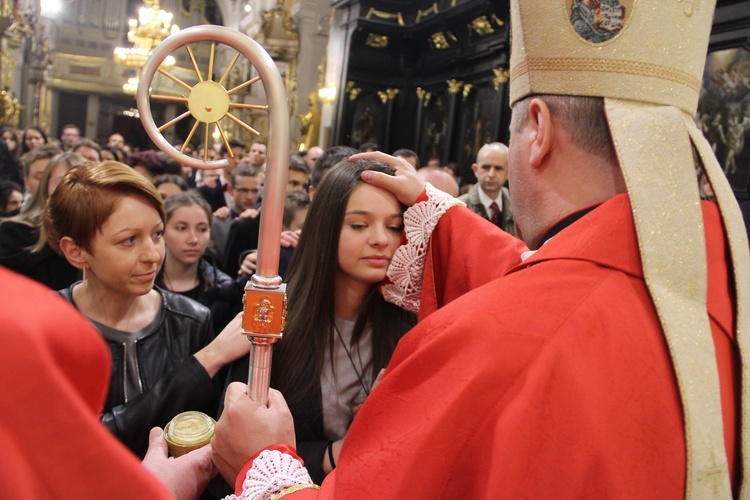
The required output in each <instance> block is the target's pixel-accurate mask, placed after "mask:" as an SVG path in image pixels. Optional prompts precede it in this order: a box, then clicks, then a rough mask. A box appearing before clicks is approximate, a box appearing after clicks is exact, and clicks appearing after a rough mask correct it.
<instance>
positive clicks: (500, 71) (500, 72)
mask: <svg viewBox="0 0 750 500" xmlns="http://www.w3.org/2000/svg"><path fill="white" fill-rule="evenodd" d="M492 72H493V73H495V78H493V79H492V84H493V85H494V87H495V90H499V89H500V84H503V83H507V82H508V75H509V72H508V70H507V69H505V68H495V69H493V70H492Z"/></svg>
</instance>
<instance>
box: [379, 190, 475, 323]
mask: <svg viewBox="0 0 750 500" xmlns="http://www.w3.org/2000/svg"><path fill="white" fill-rule="evenodd" d="M425 191H426V193H427V200H425V201H420V202H419V203H415V204H414V205H413V206H411V207H409V208H408V209H407V210H406V212H404V232H405V233H406V243H404V244H403V245H401V246H400V247H398V249H396V251H395V252H394V254H393V258H392V259H391V265H390V266H389V267H388V272H387V273H386V276H387V277H388V279H389V280H390V283H387V284H385V285H383V287H382V289H381V291H382V293H383V297H384V298H385V300H387V301H388V302H392V303H394V304H396V305H397V306H399V307H402V308H404V309H406V310H407V311H410V312H413V313H415V314H416V313H418V312H419V297H420V294H421V293H422V278H423V276H424V263H425V259H426V258H427V248H428V247H429V244H430V237H431V236H432V231H434V229H435V226H437V223H438V220H440V217H442V216H443V214H444V213H445V212H447V211H448V209H449V208H451V207H455V206H463V207H465V206H466V204H465V203H464V202H462V201H461V200H459V199H457V198H454V197H452V196H451V195H449V194H448V193H445V192H443V191H440V190H439V189H437V188H435V187H434V186H433V185H432V184H430V183H429V182H428V183H426V185H425Z"/></svg>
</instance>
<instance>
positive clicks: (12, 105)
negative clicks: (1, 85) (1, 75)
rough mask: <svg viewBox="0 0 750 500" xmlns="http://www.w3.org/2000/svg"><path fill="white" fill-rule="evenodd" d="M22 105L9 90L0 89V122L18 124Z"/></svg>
mask: <svg viewBox="0 0 750 500" xmlns="http://www.w3.org/2000/svg"><path fill="white" fill-rule="evenodd" d="M22 109H23V106H21V103H20V102H19V101H18V98H17V97H16V96H15V95H14V94H13V91H11V90H2V91H0V123H2V124H9V125H13V126H15V127H17V126H18V121H19V118H20V116H21V110H22Z"/></svg>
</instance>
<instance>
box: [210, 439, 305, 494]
mask: <svg viewBox="0 0 750 500" xmlns="http://www.w3.org/2000/svg"><path fill="white" fill-rule="evenodd" d="M302 488H317V486H316V485H315V484H313V482H312V479H310V474H308V473H307V469H305V468H304V467H303V466H302V464H301V463H300V462H299V461H298V460H297V459H295V458H294V457H292V456H291V455H287V454H286V453H281V452H280V451H277V450H264V451H263V452H261V454H260V455H258V458H256V459H255V460H253V466H252V467H251V468H250V470H248V471H247V475H246V476H245V480H244V481H243V482H242V494H240V496H236V495H229V496H227V497H225V499H224V500H251V499H252V500H260V499H262V500H271V499H273V498H279V497H280V496H282V495H279V494H281V493H285V490H288V489H294V491H296V490H298V489H302Z"/></svg>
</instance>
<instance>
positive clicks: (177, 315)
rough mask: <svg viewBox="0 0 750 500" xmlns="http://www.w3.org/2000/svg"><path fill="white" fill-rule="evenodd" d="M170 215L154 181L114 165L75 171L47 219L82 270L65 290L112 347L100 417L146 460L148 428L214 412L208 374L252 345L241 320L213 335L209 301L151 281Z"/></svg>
mask: <svg viewBox="0 0 750 500" xmlns="http://www.w3.org/2000/svg"><path fill="white" fill-rule="evenodd" d="M164 221H165V214H164V205H163V204H162V201H161V197H160V196H159V193H158V192H157V191H156V189H155V188H154V186H153V184H151V182H150V181H148V180H147V179H146V178H145V177H143V176H142V175H141V174H139V173H137V172H136V171H134V170H133V169H132V168H130V167H128V166H127V165H123V164H121V163H117V162H112V161H109V162H101V163H84V164H81V165H79V166H77V167H74V168H72V169H71V170H70V171H69V172H68V173H67V175H66V176H65V177H64V178H63V180H62V182H61V183H60V185H59V186H58V187H57V189H56V190H55V192H54V193H53V194H52V196H50V199H49V202H48V209H47V212H46V214H45V219H44V228H45V230H46V232H47V235H48V238H49V243H50V245H51V246H52V247H53V248H54V249H59V250H60V251H61V252H62V253H63V254H64V255H65V257H66V258H67V260H68V261H69V262H70V263H71V264H72V265H73V266H74V267H76V268H78V269H81V270H83V281H81V282H78V283H75V284H73V285H72V286H70V287H69V288H66V289H63V290H60V294H61V295H62V296H63V297H64V298H65V299H67V300H68V301H69V302H70V303H71V304H73V306H75V307H76V308H77V309H78V310H79V311H80V312H81V313H82V314H83V315H84V316H86V318H88V319H89V321H90V322H91V323H92V324H93V325H94V326H95V327H96V328H97V329H98V330H99V332H100V333H101V334H102V336H103V337H104V339H105V340H106V341H107V344H108V346H109V348H110V352H111V356H112V370H113V373H112V378H111V380H110V386H109V393H108V394H107V400H106V403H105V406H104V412H103V414H102V422H103V423H104V424H105V425H106V426H107V427H108V428H109V429H110V430H111V431H112V432H113V433H114V434H115V435H116V436H117V437H118V438H119V439H120V440H121V441H122V442H123V443H124V444H125V445H126V446H128V447H129V448H130V449H131V450H132V451H133V452H134V453H136V454H137V455H141V456H142V455H143V454H144V453H145V451H146V448H147V444H148V434H149V431H150V429H151V428H152V427H154V426H164V425H165V424H166V423H167V422H168V421H169V420H170V419H171V418H172V417H174V416H175V415H177V414H178V413H181V412H184V411H187V410H200V411H204V412H206V413H208V414H211V415H215V413H216V408H217V407H218V396H219V393H220V387H221V386H220V385H219V386H216V385H214V383H213V380H212V377H213V376H214V375H215V374H216V373H217V372H218V371H219V369H221V368H222V367H223V366H224V365H225V364H227V363H229V362H231V361H234V360H235V359H237V358H238V357H240V356H243V355H246V354H247V353H248V352H249V349H250V342H248V340H247V338H246V337H245V336H244V335H242V334H241V333H240V331H241V328H240V318H239V316H238V317H237V318H236V319H235V320H233V321H232V322H231V323H230V324H229V326H227V328H226V329H224V331H222V332H221V334H219V335H218V336H217V337H216V338H214V335H213V329H212V327H211V321H210V313H209V311H208V309H207V308H206V307H205V306H203V305H201V304H199V303H197V302H195V301H193V300H191V299H188V298H186V297H183V296H181V295H178V294H174V293H171V292H167V291H164V290H161V289H159V288H155V287H154V280H155V278H156V275H157V273H158V271H159V268H160V267H161V264H162V261H163V260H164V252H165V250H164V239H163V237H162V235H163V232H164ZM74 341H75V340H74V339H71V342H74Z"/></svg>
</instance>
